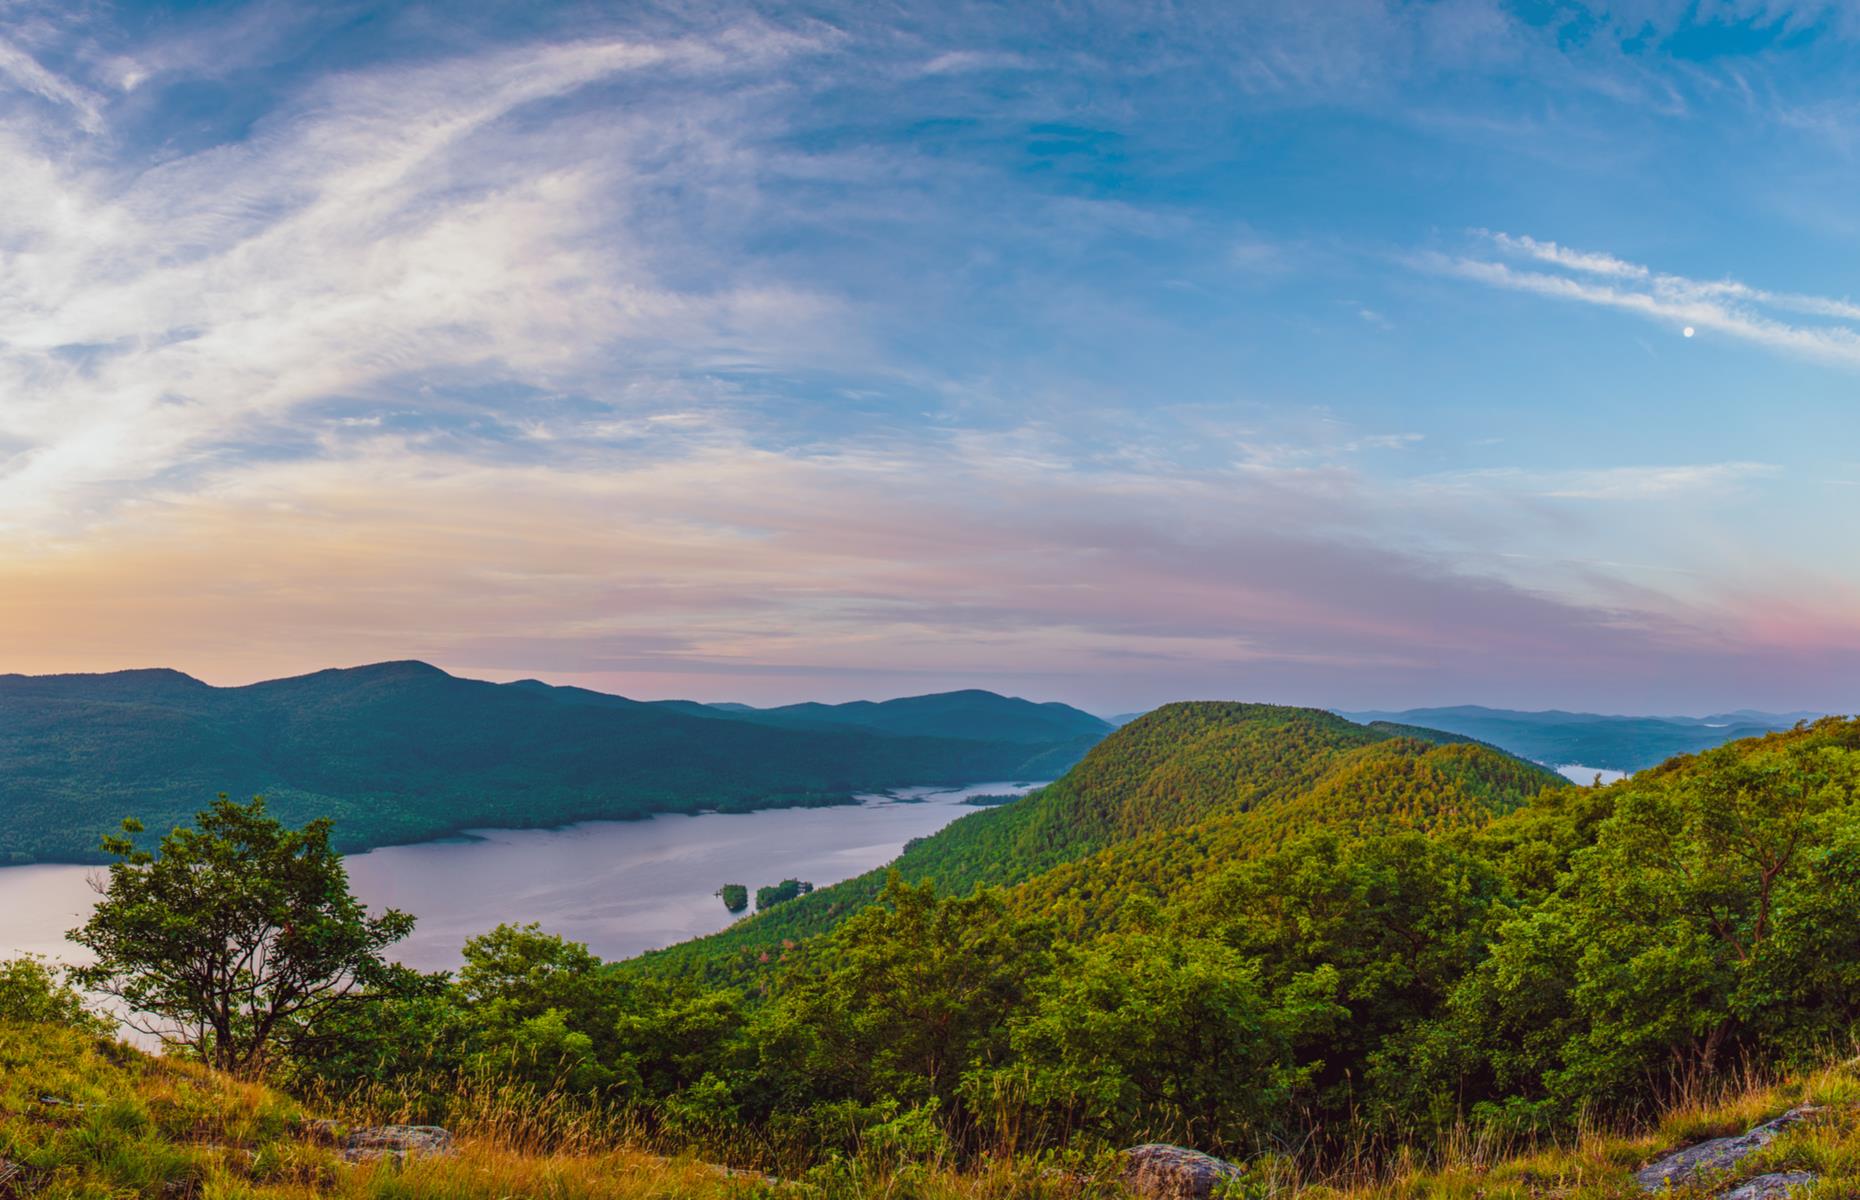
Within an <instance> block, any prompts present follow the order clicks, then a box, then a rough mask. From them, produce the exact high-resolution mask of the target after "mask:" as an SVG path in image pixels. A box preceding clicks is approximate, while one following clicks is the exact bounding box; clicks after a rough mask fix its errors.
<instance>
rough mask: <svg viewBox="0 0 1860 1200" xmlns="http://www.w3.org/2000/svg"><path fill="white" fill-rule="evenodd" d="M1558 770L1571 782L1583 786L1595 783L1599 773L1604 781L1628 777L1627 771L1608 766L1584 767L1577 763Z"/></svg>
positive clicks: (1613, 781)
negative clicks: (1612, 768) (1612, 769)
mask: <svg viewBox="0 0 1860 1200" xmlns="http://www.w3.org/2000/svg"><path fill="white" fill-rule="evenodd" d="M1556 772H1557V774H1559V775H1561V776H1562V777H1563V778H1565V779H1567V780H1569V781H1570V782H1571V783H1579V784H1581V785H1582V786H1583V787H1588V786H1590V785H1591V784H1593V783H1594V782H1595V777H1596V776H1597V775H1600V776H1601V777H1602V782H1603V783H1616V782H1619V781H1620V780H1623V779H1626V778H1627V777H1628V773H1627V772H1626V771H1611V770H1609V769H1608V768H1607V767H1582V766H1577V765H1576V764H1575V763H1569V764H1566V765H1564V766H1561V767H1557V768H1556Z"/></svg>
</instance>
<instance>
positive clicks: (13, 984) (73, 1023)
mask: <svg viewBox="0 0 1860 1200" xmlns="http://www.w3.org/2000/svg"><path fill="white" fill-rule="evenodd" d="M63 973H64V972H63V968H61V967H58V966H55V965H54V964H51V963H48V962H46V961H45V960H44V959H42V958H40V957H38V956H37V955H27V956H26V957H24V958H15V959H10V960H8V961H5V962H0V1015H4V1016H6V1017H9V1018H11V1019H13V1020H15V1021H39V1022H43V1023H45V1024H47V1025H68V1026H70V1027H71V1028H73V1029H82V1030H85V1031H87V1032H91V1033H99V1034H104V1033H109V1032H110V1031H111V1030H112V1028H113V1026H112V1025H111V1023H110V1022H109V1021H107V1020H104V1019H103V1018H101V1017H99V1016H97V1015H96V1014H94V1013H92V1012H90V1011H89V1010H88V1009H86V1008H85V1007H84V997H82V996H80V995H79V994H78V993H77V992H75V991H73V990H72V989H71V988H70V987H69V986H68V985H67V984H66V983H65V981H64V978H63Z"/></svg>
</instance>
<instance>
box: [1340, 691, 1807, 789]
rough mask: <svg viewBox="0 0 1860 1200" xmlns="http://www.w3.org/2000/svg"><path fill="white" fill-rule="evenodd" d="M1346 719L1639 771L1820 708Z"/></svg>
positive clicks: (1455, 712) (1411, 713) (1447, 713)
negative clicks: (1434, 731)
mask: <svg viewBox="0 0 1860 1200" xmlns="http://www.w3.org/2000/svg"><path fill="white" fill-rule="evenodd" d="M1339 715H1340V716H1343V717H1347V718H1349V719H1350V720H1352V721H1358V722H1361V723H1365V724H1368V723H1371V722H1377V721H1390V722H1398V723H1401V724H1410V725H1423V726H1426V727H1428V728H1431V729H1441V730H1446V731H1448V732H1450V733H1458V734H1463V735H1465V736H1467V737H1473V738H1478V739H1479V740H1481V741H1484V742H1490V743H1491V744H1492V745H1494V746H1498V747H1500V748H1502V749H1505V750H1508V751H1510V752H1511V753H1513V754H1516V755H1519V756H1521V757H1524V758H1528V759H1531V760H1532V761H1534V762H1539V763H1543V764H1546V765H1549V766H1565V765H1575V766H1582V767H1600V768H1604V769H1607V770H1611V771H1630V772H1631V771H1640V770H1645V769H1646V768H1648V767H1651V766H1653V765H1655V764H1656V763H1660V762H1663V761H1665V760H1666V759H1668V758H1671V757H1672V756H1673V755H1675V754H1696V753H1698V752H1699V751H1701V750H1709V749H1711V748H1712V747H1714V746H1721V745H1723V744H1724V743H1726V742H1731V741H1737V740H1739V739H1742V738H1747V737H1758V736H1761V735H1762V734H1766V733H1773V732H1776V731H1777V730H1782V729H1789V728H1791V727H1793V726H1794V725H1795V724H1796V722H1798V721H1802V720H1810V719H1813V718H1815V717H1819V716H1821V715H1822V714H1821V713H1810V712H1791V713H1765V712H1758V711H1755V710H1751V709H1741V710H1739V711H1737V712H1732V713H1724V714H1720V715H1717V716H1707V717H1631V716H1612V715H1607V714H1602V713H1580V712H1564V711H1562V710H1560V709H1549V710H1546V711H1543V712H1521V711H1518V710H1515V709H1503V708H1484V707H1481V706H1479V705H1476V704H1463V705H1456V706H1452V707H1446V708H1411V709H1405V710H1402V711H1400V712H1340V713H1339Z"/></svg>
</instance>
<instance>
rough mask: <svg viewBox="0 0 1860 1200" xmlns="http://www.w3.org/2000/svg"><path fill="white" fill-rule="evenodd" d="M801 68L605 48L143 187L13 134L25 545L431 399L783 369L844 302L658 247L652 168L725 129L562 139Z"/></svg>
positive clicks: (2, 475)
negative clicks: (437, 392)
mask: <svg viewBox="0 0 1860 1200" xmlns="http://www.w3.org/2000/svg"><path fill="white" fill-rule="evenodd" d="M752 34H753V31H752ZM789 49H790V48H789V47H787V46H782V45H774V46H770V45H766V44H758V43H756V42H755V40H754V39H753V36H750V37H729V36H726V37H723V38H718V39H713V40H710V41H682V40H681V41H673V42H668V43H657V44H655V43H640V42H633V41H620V40H609V41H591V42H579V43H567V44H559V45H550V46H542V47H537V48H532V49H522V50H512V51H501V52H493V53H488V54H485V55H480V56H474V57H471V58H467V59H461V60H455V61H449V62H441V63H438V64H434V65H429V66H425V67H420V68H410V69H398V70H391V71H378V72H373V73H359V74H349V75H345V76H341V77H335V78H330V79H327V80H325V81H323V82H322V83H320V84H319V85H318V87H317V88H316V89H315V90H314V91H312V92H310V93H308V94H307V95H306V96H305V97H304V98H303V99H302V100H301V101H300V102H299V103H297V104H295V105H293V106H291V107H289V108H287V109H285V110H284V111H282V112H280V113H278V114H276V115H274V116H272V117H269V118H267V120H266V121H265V122H264V124H263V125H261V127H260V129H259V131H258V133H257V134H256V135H255V136H254V137H252V138H250V139H249V140H247V141H246V142H243V143H240V144H238V145H232V146H221V147H216V148H213V149H210V150H207V151H204V152H201V153H198V154H193V155H188V156H183V157H180V158H177V159H172V160H170V161H166V162H163V163H161V164H159V165H157V166H155V167H152V168H149V169H146V170H143V171H141V172H139V173H136V174H132V175H129V176H128V177H127V178H125V177H124V176H123V175H121V174H120V173H118V172H114V171H110V172H105V171H95V170H87V169H86V168H84V167H81V166H75V165H73V164H71V163H69V162H65V161H61V160H60V159H58V158H57V157H56V156H54V155H53V154H52V153H51V152H49V151H47V150H44V149H42V148H41V147H40V146H39V145H38V144H36V143H35V142H34V141H32V140H29V139H28V138H26V137H23V136H21V135H19V134H18V133H16V132H9V131H5V130H0V148H3V149H4V151H5V154H6V157H7V159H8V161H9V170H8V172H7V173H6V177H5V178H4V179H0V247H4V252H5V264H4V265H5V269H6V277H7V284H8V286H7V289H6V292H5V293H4V295H3V296H0V390H3V391H4V392H5V394H6V395H7V396H8V403H7V404H6V405H5V406H4V408H0V443H7V442H13V443H18V444H21V445H23V446H24V447H25V449H24V450H23V451H22V452H20V453H18V454H17V455H15V456H14V457H12V458H11V459H10V460H9V461H8V462H7V463H5V464H4V465H3V466H0V514H4V515H3V516H0V523H4V524H6V525H10V526H11V527H12V528H13V529H14V530H16V531H23V530H29V529H35V528H42V527H43V526H44V525H45V524H46V517H47V514H54V513H62V514H65V515H66V516H67V517H70V516H72V515H80V516H81V514H83V513H85V512H87V511H90V510H92V508H93V507H94V505H95V504H96V503H97V502H99V501H100V500H108V499H109V495H110V493H111V492H112V490H113V489H114V490H116V491H120V490H121V489H122V488H124V487H132V488H133V486H135V485H138V484H142V483H146V482H148V481H151V480H159V479H162V478H163V477H165V476H166V475H168V474H169V473H171V472H174V471H179V470H188V469H191V467H192V466H193V465H195V464H198V463H201V462H203V461H207V460H209V459H210V458H211V457H212V456H213V455H214V454H215V453H216V447H223V446H226V445H228V444H234V443H238V442H241V441H246V442H260V443H262V442H263V441H264V440H265V439H266V438H267V437H269V436H270V433H269V430H271V429H273V428H274V427H276V426H277V424H278V423H279V422H282V421H285V420H287V419H288V418H289V417H290V416H291V414H292V413H294V412H295V411H296V410H297V409H298V408H299V406H302V405H304V404H307V403H309V402H312V401H316V400H320V399H322V398H325V397H330V396H341V395H349V396H355V395H365V394H368V393H370V392H371V391H373V390H375V389H378V388H380V387H382V386H384V385H387V384H390V383H393V382H395V381H403V380H405V379H406V377H407V376H408V375H409V374H410V373H419V374H423V375H424V376H425V377H426V378H427V379H428V380H430V381H443V380H444V379H445V378H446V377H447V374H448V372H458V371H462V370H469V371H471V372H472V373H473V376H474V380H475V382H474V386H480V387H482V386H484V385H486V384H487V383H491V382H495V381H496V380H498V379H500V378H518V379H523V380H525V381H533V380H536V379H539V378H543V379H547V378H551V377H554V378H557V379H561V380H565V381H566V380H573V379H576V378H580V377H582V376H583V375H585V373H586V371H587V370H588V368H589V367H590V366H591V365H592V364H594V363H597V362H603V361H606V360H607V359H608V357H609V356H611V355H613V354H616V353H619V352H621V351H622V350H623V348H624V347H626V346H628V345H663V344H665V343H667V342H668V341H671V342H675V343H676V344H678V345H679V346H680V347H681V354H682V361H680V362H679V363H676V364H671V365H672V366H674V367H686V366H688V365H689V364H690V363H691V362H693V361H694V360H695V361H702V360H703V359H704V357H705V356H707V355H709V356H712V357H716V358H721V359H725V360H737V361H741V360H743V359H745V358H746V359H748V360H750V361H755V360H757V359H758V358H765V361H776V360H779V358H780V353H779V351H778V349H777V348H778V347H781V346H783V345H795V344H804V343H805V341H806V339H805V338H802V337H799V336H798V334H797V331H798V330H799V329H800V328H801V327H802V326H803V325H805V324H806V323H807V322H809V321H810V320H812V319H813V318H814V317H815V316H816V315H818V313H819V312H820V311H821V306H822V305H823V304H824V303H826V302H825V301H823V300H821V299H820V298H818V297H814V296H810V295H807V294H804V292H802V291H801V290H799V289H795V288H791V287H787V286H784V285H783V284H782V283H780V282H779V281H774V280H755V279H751V278H745V277H743V276H742V275H738V277H737V278H735V279H734V280H731V281H729V282H727V283H723V284H721V285H712V284H709V283H701V284H697V285H695V286H692V285H686V286H680V285H677V284H672V283H668V282H667V281H666V280H665V279H664V272H663V269H662V265H661V261H660V259H659V258H658V257H657V254H656V252H657V251H658V250H660V249H670V247H661V246H656V245H655V244H654V242H653V240H652V234H651V233H650V231H648V230H647V229H645V228H643V227H642V226H641V224H640V223H639V221H638V220H637V218H638V215H639V212H638V208H637V207H636V205H637V204H641V203H644V200H643V196H644V194H645V192H646V190H647V189H648V188H651V187H658V186H664V185H665V183H667V182H668V179H667V177H666V174H665V168H664V167H663V166H660V167H658V168H657V170H658V172H659V173H658V174H657V176H656V177H654V178H652V179H650V180H644V179H642V178H641V177H640V176H639V175H637V174H633V173H632V171H633V169H634V168H635V166H636V164H637V161H638V156H645V157H646V158H648V159H653V158H657V157H658V156H661V155H664V154H666V153H668V152H669V153H689V154H693V155H696V156H698V157H699V158H700V159H701V158H702V157H704V156H716V155H726V154H727V153H728V137H727V134H724V133H722V132H720V130H721V128H722V124H723V122H724V118H725V116H726V113H725V112H724V111H723V109H722V107H721V106H717V105H713V106H712V107H710V108H709V109H708V110H703V109H701V108H700V106H697V105H695V104H694V105H691V106H689V107H687V109H686V111H685V117H684V128H683V130H682V131H681V132H679V133H678V134H677V135H676V138H675V140H674V141H673V142H671V143H668V142H667V140H666V136H665V131H664V129H663V128H662V127H657V126H647V125H644V124H640V123H629V122H626V121H624V120H622V121H613V122H588V121H577V122H573V123H569V124H564V123H562V122H560V121H557V120H553V119H552V117H554V116H555V115H557V114H559V112H560V111H561V106H563V105H569V104H572V103H573V100H574V97H575V96H576V94H577V93H578V92H579V91H581V90H582V89H585V88H588V87H590V86H592V85H595V84H599V83H607V82H612V81H616V80H620V79H624V78H626V77H629V76H640V75H642V74H645V73H652V74H654V75H655V76H656V77H658V78H660V79H661V80H663V79H664V78H665V77H667V76H668V75H670V76H672V77H674V78H675V77H676V76H678V75H679V74H681V73H682V74H684V75H686V76H692V75H697V76H702V75H705V74H710V73H715V72H722V71H728V70H730V69H732V68H733V67H735V66H737V65H739V64H740V63H741V61H742V60H744V59H745V58H751V57H753V56H755V55H758V54H761V55H767V54H778V55H779V54H783V53H787V52H788V51H789ZM685 99H686V100H687V101H689V99H690V98H689V97H685ZM688 265H689V264H687V273H688ZM758 347H759V348H761V349H763V350H767V351H768V352H769V353H768V355H767V356H766V357H765V356H763V355H762V354H761V353H760V351H759V350H758V349H756V348H758ZM301 433H302V431H301V429H300V430H299V431H298V432H297V433H296V434H294V436H301ZM60 523H61V524H64V525H65V526H66V527H67V528H68V527H69V521H68V520H67V521H64V522H60Z"/></svg>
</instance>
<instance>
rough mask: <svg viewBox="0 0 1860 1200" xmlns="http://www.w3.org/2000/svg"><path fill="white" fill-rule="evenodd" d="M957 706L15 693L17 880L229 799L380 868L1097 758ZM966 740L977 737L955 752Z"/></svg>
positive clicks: (566, 694)
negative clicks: (759, 715)
mask: <svg viewBox="0 0 1860 1200" xmlns="http://www.w3.org/2000/svg"><path fill="white" fill-rule="evenodd" d="M956 696H957V697H960V698H961V699H960V700H956V701H952V700H951V698H948V697H924V698H921V699H922V700H923V701H925V703H923V704H921V705H918V704H914V703H913V702H911V701H892V702H888V703H886V704H879V705H872V706H870V708H871V709H873V710H881V711H882V712H883V713H884V714H885V716H884V718H883V720H882V721H877V722H874V723H873V726H871V727H869V726H868V725H867V724H861V723H860V722H858V721H853V720H847V721H837V722H829V721H809V722H799V721H797V722H793V723H783V722H770V721H766V720H761V719H757V720H745V719H740V717H739V714H735V713H731V712H728V711H721V710H710V709H707V710H705V712H704V713H703V714H702V715H696V714H692V713H689V712H685V711H681V710H680V707H679V706H676V705H670V706H668V705H664V704H653V703H644V702H640V701H635V700H629V699H626V698H624V697H620V696H610V695H606V694H603V693H600V692H592V691H588V690H586V689H581V688H557V687H550V686H549V685H547V684H542V683H538V682H535V681H525V682H522V683H515V684H492V683H486V682H482V681H479V680H470V679H460V678H457V677H455V676H452V675H448V674H446V673H445V672H443V671H441V670H439V669H437V668H435V667H431V666H427V665H426V664H424V663H416V662H403V663H382V664H378V665H375V666H369V667H358V668H353V669H348V670H331V671H320V672H317V673H316V674H313V675H305V676H300V677H297V678H292V679H280V680H273V681H270V682H266V683H259V684H253V685H251V686H249V687H237V688H216V687H210V686H208V685H207V684H204V683H202V682H200V681H199V680H197V679H192V678H190V677H188V676H186V675H183V674H181V673H179V672H177V671H165V670H154V671H124V672H117V673H114V674H107V675H59V676H39V677H29V676H18V675H11V676H3V677H0V864H5V863H9V862H13V863H17V862H29V861H35V860H40V861H91V860H94V859H95V858H96V857H97V854H96V851H97V845H98V838H99V836H100V835H101V834H102V833H104V832H106V831H108V830H110V829H113V828H114V827H115V826H116V825H117V824H118V822H120V821H121V820H122V818H123V817H125V816H129V815H134V816H137V817H139V818H141V819H142V820H144V821H146V822H147V823H148V825H149V826H150V827H151V828H154V829H165V828H167V827H168V826H170V825H172V824H174V823H177V822H179V821H182V820H185V819H186V818H187V817H188V816H189V815H191V814H192V813H193V812H194V811H195V810H196V809H198V808H199V807H200V806H201V804H203V803H204V802H205V801H206V800H208V799H211V798H212V797H213V796H214V795H215V794H217V793H220V792H229V793H232V794H234V795H252V794H264V795H266V796H267V797H268V798H269V799H270V800H271V802H272V807H273V809H274V811H276V812H278V813H279V814H281V815H282V816H284V817H285V818H286V819H288V820H292V821H298V822H301V821H304V820H307V819H309V818H311V817H315V816H329V817H334V818H336V820H337V830H338V836H339V842H340V845H341V847H342V848H343V849H344V850H358V849H363V848H366V847H369V846H376V845H382V844H388V843H392V842H400V841H412V840H419V839H423V838H428V837H432V836H435V835H438V834H442V833H446V832H449V831H453V830H458V829H463V828H470V827H473V826H510V827H521V826H536V825H557V824H562V823H565V822H569V821H574V820H582V819H590V818H598V817H621V818H624V817H638V816H644V815H647V814H649V813H653V812H661V811H693V810H697V809H702V808H722V809H747V808H762V807H775V806H780V805H792V804H822V803H835V802H840V801H843V800H845V799H846V798H847V797H849V796H850V795H851V794H852V793H855V792H861V791H870V790H875V789H881V788H888V787H897V786H905V785H913V784H933V783H951V784H953V783H970V782H981V781H986V780H1012V779H1047V778H1052V777H1053V776H1055V775H1057V774H1059V773H1060V772H1062V771H1064V770H1065V769H1066V768H1067V767H1068V766H1070V765H1071V764H1072V763H1073V762H1075V761H1077V759H1078V757H1079V756H1080V755H1082V754H1083V753H1084V752H1085V750H1086V749H1087V748H1088V746H1089V745H1090V743H1091V741H1092V740H1094V736H1095V735H1093V734H1091V733H1090V732H1089V729H1090V728H1091V726H1089V725H1088V724H1087V723H1088V722H1095V721H1096V718H1092V717H1088V716H1087V715H1086V714H1084V713H1079V712H1077V710H1073V709H1065V708H1064V707H1063V706H1048V705H1039V704H1033V703H1030V702H1028V701H1024V700H1009V699H1006V698H1004V697H999V696H992V695H990V694H989V693H957V694H956ZM694 707H697V706H694ZM839 707H842V708H843V707H846V706H839ZM977 712H986V713H988V714H990V717H989V719H988V720H980V719H976V720H970V719H969V718H968V716H967V714H972V713H977ZM919 716H921V718H922V728H921V731H919V730H916V729H914V727H913V725H912V721H913V720H915V719H917V718H918V717H919ZM1081 718H1082V720H1081ZM991 724H992V725H993V726H996V727H998V728H999V729H1000V731H1001V732H1000V735H999V736H992V735H990V734H989V733H988V728H989V726H990V725H991ZM1100 724H1101V723H1100ZM877 725H882V728H880V727H876V726H877ZM956 728H961V729H965V730H968V731H969V732H968V733H967V734H965V735H945V734H943V733H941V732H938V731H941V730H945V729H956ZM1107 728H1108V727H1107ZM1081 730H1086V731H1087V732H1085V733H1083V734H1081ZM1042 731H1047V732H1048V733H1050V736H1043V735H1042Z"/></svg>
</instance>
